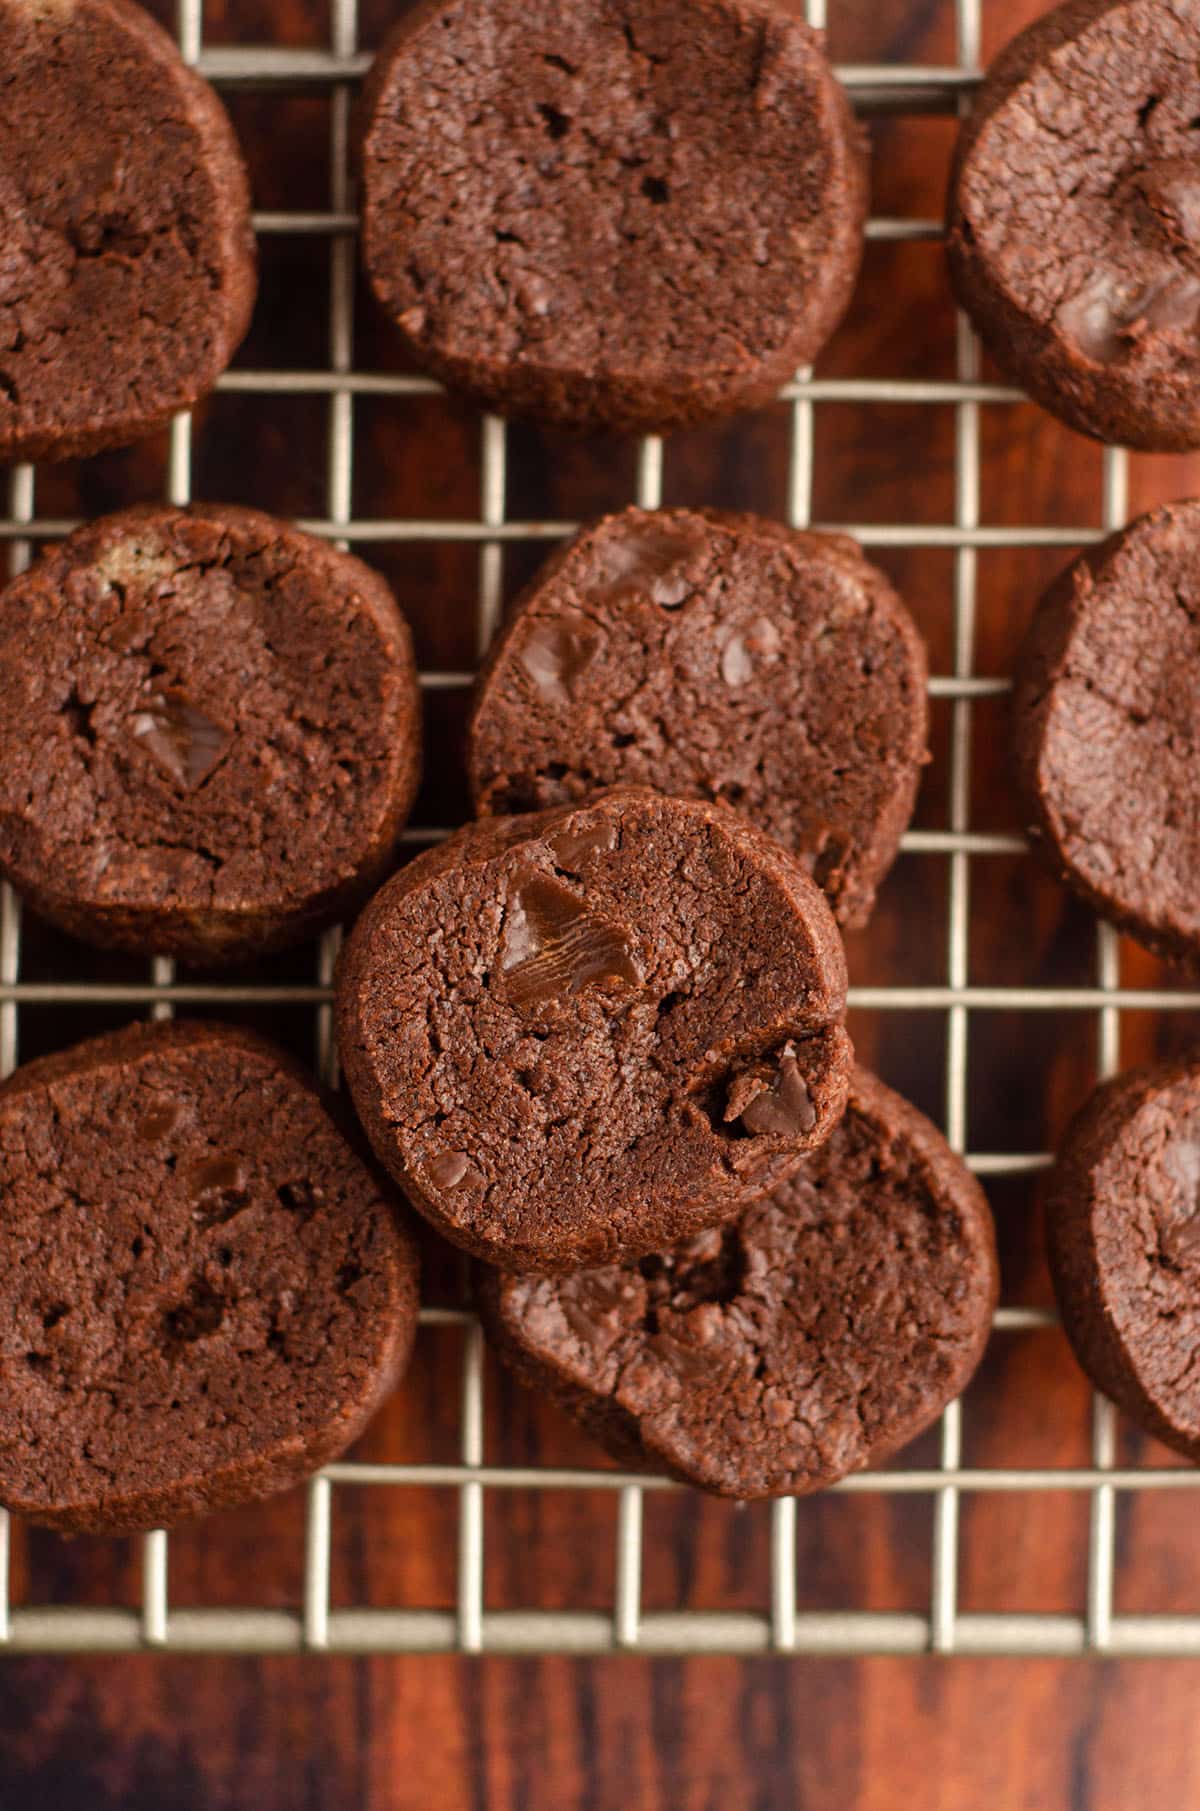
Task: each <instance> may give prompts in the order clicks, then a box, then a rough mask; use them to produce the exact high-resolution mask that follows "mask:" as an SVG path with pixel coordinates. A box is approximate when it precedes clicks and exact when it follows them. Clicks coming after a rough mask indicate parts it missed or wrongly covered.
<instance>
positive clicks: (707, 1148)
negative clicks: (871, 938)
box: [337, 788, 849, 1272]
mask: <svg viewBox="0 0 1200 1811" xmlns="http://www.w3.org/2000/svg"><path fill="white" fill-rule="evenodd" d="M845 992H846V970H845V960H844V957H843V954H842V948H841V942H840V939H839V937H838V934H837V928H836V926H835V925H834V922H833V919H832V917H831V916H830V913H829V908H828V907H827V905H826V904H825V901H824V899H823V898H822V897H821V894H820V893H819V892H818V891H817V889H816V888H815V887H814V886H813V884H812V882H811V881H810V880H809V878H808V876H807V875H806V874H805V873H804V871H803V870H802V869H801V868H800V866H799V864H798V863H796V862H794V861H793V860H792V859H791V857H790V856H788V855H787V854H786V853H785V852H784V851H783V850H782V849H780V848H778V847H777V846H776V845H775V844H773V843H772V842H771V841H770V840H769V838H767V837H766V836H764V835H763V834H762V832H761V831H759V830H756V829H755V828H754V827H753V826H752V825H750V824H747V823H745V822H743V821H742V820H741V819H740V818H738V817H736V816H735V815H734V813H733V812H731V811H725V810H723V809H720V808H718V807H715V806H711V805H701V804H688V803H684V802H683V801H681V800H678V799H666V798H661V797H659V796H657V795H656V794H654V793H650V792H643V791H638V790H635V789H634V788H618V789H615V790H614V791H612V792H609V793H606V794H603V795H601V796H600V797H599V798H597V799H596V800H594V801H593V802H592V803H591V804H590V805H585V806H581V807H578V808H576V809H570V808H568V809H566V810H561V811H548V812H544V813H540V814H536V815H533V816H530V817H522V818H500V819H495V820H493V821H491V822H489V823H485V824H479V825H472V826H470V827H469V828H468V829H466V830H463V831H460V832H459V834H458V835H457V836H455V837H453V838H451V840H450V841H449V842H448V843H446V844H444V845H443V846H442V847H441V848H439V849H436V850H433V851H431V852H430V853H429V854H427V855H424V856H422V857H420V858H419V859H418V860H417V861H415V862H413V863H411V865H410V866H408V867H407V868H403V869H402V870H401V871H400V873H399V874H397V875H396V876H395V878H394V879H393V880H391V881H390V882H389V883H388V885H387V886H386V887H384V888H383V890H382V892H380V893H378V894H377V895H376V897H375V898H374V899H373V900H372V901H371V904H370V905H369V906H368V907H367V909H366V911H365V912H364V913H363V915H362V917H361V918H360V919H359V921H358V924H357V925H356V926H355V929H354V932H353V934H352V936H351V937H350V939H349V942H348V943H347V945H346V948H345V951H344V953H343V956H342V962H341V967H340V971H339V975H338V983H337V1016H338V1036H339V1040H340V1047H341V1054H342V1061H343V1064H344V1066H345V1071H346V1079H347V1081H348V1082H349V1085H350V1090H351V1093H352V1094H353V1097H354V1103H355V1105H356V1107H357V1108H358V1112H359V1116H360V1118H361V1119H362V1121H363V1124H364V1125H365V1127H366V1129H367V1133H368V1135H369V1136H370V1139H371V1142H372V1143H373V1145H374V1146H375V1150H376V1153H377V1155H378V1156H379V1157H380V1158H381V1159H382V1161H383V1162H384V1163H385V1164H386V1165H387V1167H388V1168H389V1169H390V1170H391V1171H392V1173H393V1174H394V1175H395V1176H396V1177H398V1179H399V1180H400V1181H401V1182H402V1183H403V1185H404V1187H405V1189H406V1190H407V1192H408V1194H409V1197H410V1199H411V1200H412V1202H413V1204H414V1205H415V1206H416V1207H417V1208H419V1209H420V1211H421V1212H422V1213H423V1214H424V1215H425V1216H426V1217H427V1218H428V1219H430V1220H431V1221H432V1222H433V1224H434V1225H435V1226H436V1227H438V1229H439V1230H440V1231H441V1232H443V1233H444V1234H445V1235H446V1237H447V1238H449V1239H452V1240H453V1241H454V1242H455V1243H456V1244H458V1245H461V1246H463V1247H464V1248H465V1249H466V1250H468V1251H471V1252H474V1253H475V1254H476V1255H477V1256H479V1257H483V1258H487V1259H488V1260H489V1261H491V1262H492V1263H496V1264H499V1265H501V1267H503V1268H506V1269H523V1270H539V1271H546V1272H550V1271H561V1270H570V1269H574V1268H576V1267H578V1266H579V1265H580V1264H587V1263H596V1262H600V1261H602V1260H605V1259H608V1258H612V1257H614V1256H616V1255H618V1254H619V1253H632V1254H634V1255H635V1256H636V1255H638V1254H640V1253H642V1252H645V1251H653V1250H656V1249H658V1248H659V1247H660V1246H662V1245H663V1244H667V1243H673V1242H674V1241H676V1240H677V1239H681V1238H686V1237H688V1235H689V1234H691V1233H694V1232H697V1231H699V1230H700V1229H701V1228H703V1227H706V1226H712V1225H715V1224H717V1223H718V1222H719V1221H721V1220H727V1219H729V1218H730V1217H731V1216H732V1215H733V1214H736V1213H737V1212H738V1210H739V1209H740V1208H741V1207H742V1206H743V1205H744V1203H745V1202H746V1201H749V1200H753V1199H754V1198H756V1197H757V1196H758V1195H761V1194H762V1193H763V1192H764V1190H765V1189H766V1188H767V1187H769V1185H770V1183H771V1181H772V1180H773V1179H774V1178H776V1177H781V1176H785V1175H790V1173H791V1172H792V1170H794V1169H795V1168H796V1166H797V1165H798V1164H799V1162H800V1160H801V1157H802V1155H803V1153H804V1152H805V1151H807V1150H809V1149H811V1148H812V1147H813V1146H814V1145H817V1144H819V1143H820V1142H821V1140H822V1139H823V1138H825V1137H827V1136H828V1134H829V1131H830V1129H831V1128H832V1126H833V1125H834V1124H835V1123H836V1120H837V1118H838V1115H839V1114H840V1112H841V1110H842V1105H843V1103H844V1101H845V1093H846V1076H847V1066H848V1058H849V1044H848V1041H847V1038H846V1034H845V1032H844V1030H843V1029H842V1018H843V1014H844V1009H845Z"/></svg>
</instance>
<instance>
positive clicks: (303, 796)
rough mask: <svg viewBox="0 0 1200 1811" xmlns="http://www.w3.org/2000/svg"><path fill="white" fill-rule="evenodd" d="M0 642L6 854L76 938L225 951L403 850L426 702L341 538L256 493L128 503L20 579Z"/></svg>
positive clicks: (405, 650) (406, 654) (303, 914)
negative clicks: (334, 542) (254, 497)
mask: <svg viewBox="0 0 1200 1811" xmlns="http://www.w3.org/2000/svg"><path fill="white" fill-rule="evenodd" d="M0 645H2V646H3V647H4V648H5V650H6V654H5V659H4V661H3V663H2V664H0V868H2V869H3V871H4V873H5V874H6V875H7V877H8V878H9V879H10V880H11V881H12V883H13V885H14V886H15V887H17V888H18V890H19V891H20V892H21V893H23V894H24V895H25V897H26V898H27V899H28V900H29V902H30V904H31V905H33V906H34V907H35V908H36V909H37V910H38V911H39V912H42V913H44V914H45V916H46V917H47V918H50V919H52V920H53V921H54V922H55V923H56V924H59V925H61V926H63V927H64V929H66V930H68V931H70V932H72V933H73V934H74V935H76V936H79V937H84V938H87V939H89V940H91V941H93V942H96V943H100V944H110V945H115V946H117V947H120V948H124V949H131V950H135V951H146V950H155V951H160V952H164V953H166V954H169V955H175V956H182V957H184V958H186V959H188V960H190V961H195V962H205V963H212V962H223V961H229V960H231V959H233V958H235V957H239V956H243V955H245V954H247V953H249V952H251V951H255V950H260V949H263V948H266V947H268V946H273V945H276V944H280V943H286V942H292V941H296V940H298V939H300V938H302V937H304V936H307V935H309V934H310V933H311V932H313V931H315V930H316V929H318V928H319V927H320V926H322V925H324V924H326V923H329V922H330V921H331V920H332V919H334V918H336V917H337V916H338V915H339V914H340V913H341V912H342V911H343V910H344V909H345V908H346V907H347V906H349V905H351V904H354V903H356V902H357V900H358V899H359V898H360V897H361V896H362V895H363V894H364V893H366V892H368V891H369V890H370V888H371V887H372V886H373V885H374V884H375V883H376V882H377V881H378V880H379V878H380V877H381V875H382V874H383V873H384V872H385V870H386V869H387V867H388V866H389V865H390V862H391V859H392V856H393V853H394V850H395V845H396V842H397V839H398V837H399V833H400V829H401V827H402V825H403V823H404V820H405V818H406V816H407V814H408V810H409V807H410V805H411V803H412V798H413V794H414V792H415V790H416V784H417V773H418V767H419V760H420V699H419V696H418V693H417V682H416V675H415V671H414V667H413V658H412V648H411V643H410V638H409V633H408V629H407V626H406V625H405V623H404V621H403V618H402V617H401V615H400V613H399V611H398V609H397V607H396V604H395V601H394V599H393V597H392V594H391V592H390V591H389V590H388V588H387V586H386V585H385V584H384V582H383V580H382V579H381V578H380V577H379V576H378V575H377V574H376V573H373V572H372V571H371V570H370V569H369V567H366V566H364V565H362V564H361V562H360V561H358V560H356V559H352V558H351V557H350V556H349V555H348V554H344V553H339V552H337V551H336V550H335V549H333V548H332V547H328V546H326V545H325V544H324V543H323V542H320V541H316V540H314V539H313V538H312V537H311V536H309V535H306V534H301V533H300V531H299V530H298V529H296V528H293V527H292V526H291V525H290V524H289V523H285V522H277V521H275V520H273V519H272V518H271V517H269V516H264V515H260V514H259V513H258V512H257V511H253V510H247V509H235V508H232V507H226V506H216V505H212V506H210V505H204V506H195V507H193V508H192V509H189V510H177V509H166V508H161V509H160V508H140V509H132V510H126V511H124V512H123V513H122V514H120V515H115V516H108V517H106V518H105V519H104V520H103V521H100V522H94V523H92V524H91V525H90V526H88V527H85V528H81V529H79V530H78V531H77V532H76V533H75V534H73V535H71V536H70V538H69V539H68V540H67V541H65V542H64V543H63V544H62V545H61V546H59V547H56V548H53V549H51V551H49V552H48V553H47V554H46V555H45V556H44V557H43V558H42V559H41V560H39V561H38V563H37V564H36V565H34V566H33V567H31V569H30V570H29V571H28V572H27V573H25V574H24V575H23V576H22V577H21V578H18V579H16V580H14V581H13V583H12V584H11V585H9V587H8V589H7V590H6V591H5V592H4V593H3V595H2V596H0Z"/></svg>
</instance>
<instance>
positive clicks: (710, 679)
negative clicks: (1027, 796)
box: [468, 509, 928, 927]
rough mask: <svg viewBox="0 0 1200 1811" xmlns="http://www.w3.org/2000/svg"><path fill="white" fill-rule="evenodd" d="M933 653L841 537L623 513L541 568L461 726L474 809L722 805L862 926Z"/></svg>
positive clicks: (885, 863)
mask: <svg viewBox="0 0 1200 1811" xmlns="http://www.w3.org/2000/svg"><path fill="white" fill-rule="evenodd" d="M926 678H927V669H926V660H925V649H924V646H923V644H922V641H921V638H920V636H919V634H918V633H917V629H916V626H915V624H914V623H913V621H912V618H911V617H910V616H909V614H908V611H907V610H906V609H905V607H904V605H903V604H902V603H901V601H900V599H899V598H898V597H897V596H896V593H895V592H894V591H893V589H892V587H891V585H890V584H889V583H888V581H887V579H886V578H885V577H884V575H883V573H882V572H880V571H879V569H878V568H877V567H875V566H872V565H871V564H870V563H869V562H868V561H867V560H866V559H864V558H863V556H862V553H861V552H860V550H859V548H858V547H857V545H856V544H855V543H854V542H853V541H850V540H848V539H846V537H844V536H841V535H820V534H801V533H797V532H795V531H793V530H790V529H787V528H784V527H783V526H782V525H781V524H779V523H776V522H769V521H765V520H763V519H762V518H761V517H757V516H748V515H726V514H718V513H717V512H716V511H711V510H704V511H697V510H689V509H667V510H659V511H656V512H654V513H648V512H646V511H645V510H640V509H628V510H625V511H623V512H622V514H620V515H617V516H609V517H606V518H605V520H604V521H602V522H598V523H596V524H595V525H594V526H593V527H591V528H587V529H585V530H584V531H583V533H582V534H580V535H578V536H577V537H576V539H575V540H574V541H572V542H571V543H570V545H569V546H568V547H567V548H565V549H564V550H563V551H562V552H561V553H558V554H556V555H555V556H554V558H553V559H551V560H550V561H549V563H548V564H547V565H546V566H545V567H544V569H543V570H542V572H541V573H540V574H539V575H538V576H537V577H536V578H535V579H534V581H533V583H532V585H531V586H530V587H529V589H528V590H527V591H526V593H525V595H524V597H523V598H522V599H521V601H520V602H519V604H518V606H517V609H516V612H515V614H514V615H513V617H512V618H511V620H510V621H509V623H508V624H507V626H506V627H505V629H504V630H503V631H502V633H501V634H500V636H499V638H498V640H497V642H496V645H495V646H494V648H493V649H492V652H491V655H490V658H489V660H488V664H487V667H486V669H485V671H484V674H483V676H482V678H481V680H480V683H479V689H478V693H477V696H476V701H475V708H474V712H473V715H472V718H471V728H470V741H469V754H468V766H469V771H470V778H471V786H472V790H473V792H474V796H475V804H476V809H477V810H478V811H480V812H482V813H491V812H507V811H527V810H530V809H538V808H543V807H546V806H551V805H558V804H564V803H567V802H570V801H573V800H576V799H581V798H585V797H586V796H587V795H588V794H589V793H590V792H594V791H596V790H597V789H598V788H600V787H603V786H608V785H612V784H615V783H618V782H628V783H630V784H634V785H648V786H654V787H657V788H658V789H659V790H660V791H662V792H669V793H673V794H675V795H676V796H678V797H681V798H703V799H713V800H719V801H723V802H725V803H727V804H731V805H735V806H736V807H737V809H738V810H739V811H742V812H744V813H745V814H746V816H747V817H749V818H751V819H752V820H753V821H754V822H755V823H756V824H758V825H760V826H761V828H762V829H764V830H766V831H768V832H769V833H770V834H771V835H772V836H773V837H775V838H776V840H777V841H779V842H781V843H783V844H784V845H785V847H787V848H788V849H790V850H792V852H793V853H794V854H795V855H797V856H798V857H799V858H800V860H801V861H802V862H803V863H804V866H805V867H806V868H807V869H808V871H809V873H810V874H812V875H813V878H814V879H815V880H816V881H817V884H818V885H819V886H820V887H822V888H823V889H824V891H825V893H826V895H827V897H828V899H829V902H830V904H831V905H832V907H833V910H834V914H835V916H836V917H837V918H838V920H839V922H840V923H842V924H844V925H848V926H854V927H857V926H860V925H862V924H864V923H865V922H866V920H867V918H868V917H869V915H870V911H871V907H872V905H873V904H874V900H875V890H876V888H877V886H878V885H879V883H880V881H881V880H882V878H883V876H884V874H885V873H886V872H887V870H888V868H889V867H890V866H891V864H892V861H893V860H894V859H895V855H896V850H897V848H898V847H899V843H900V837H901V835H902V833H903V831H904V829H905V827H906V826H907V824H908V821H909V818H910V817H911V815H912V809H913V803H914V800H915V797H916V791H917V783H918V780H919V778H920V772H921V765H922V763H923V762H924V760H925V758H926V754H925V746H926V734H927V718H928V712H927V706H926Z"/></svg>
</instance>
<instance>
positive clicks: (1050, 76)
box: [947, 0, 1200, 451]
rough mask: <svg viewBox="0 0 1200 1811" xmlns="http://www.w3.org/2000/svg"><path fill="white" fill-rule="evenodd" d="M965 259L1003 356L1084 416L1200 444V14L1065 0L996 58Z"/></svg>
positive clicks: (973, 162)
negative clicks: (1066, 1) (1062, 4)
mask: <svg viewBox="0 0 1200 1811" xmlns="http://www.w3.org/2000/svg"><path fill="white" fill-rule="evenodd" d="M947 250H948V254H949V259H950V270H951V275H952V277H953V279H954V284H955V287H956V289H957V291H958V295H959V299H960V301H961V302H962V305H963V306H964V308H966V309H967V310H968V311H969V313H970V314H971V315H972V317H973V319H974V321H975V325H976V326H977V328H978V329H979V332H980V334H981V335H982V337H983V339H984V341H985V343H986V344H987V346H988V349H989V351H990V352H991V353H992V355H993V356H994V358H995V359H996V362H997V364H998V365H999V366H1000V367H1001V369H1002V370H1003V371H1005V372H1006V373H1008V374H1009V375H1010V376H1012V377H1013V378H1015V379H1016V380H1017V381H1018V382H1020V383H1021V384H1023V385H1024V386H1025V387H1026V388H1027V389H1028V390H1030V391H1031V392H1032V394H1033V395H1034V397H1035V398H1036V399H1037V401H1038V402H1040V403H1041V404H1042V406H1043V407H1044V408H1046V409H1049V410H1050V411H1051V412H1052V413H1053V414H1056V415H1059V416H1061V417H1062V419H1063V420H1064V421H1067V422H1069V423H1070V425H1071V426H1072V427H1074V428H1078V429H1079V430H1080V431H1081V432H1082V433H1085V434H1091V435H1094V436H1095V437H1096V438H1098V439H1101V440H1109V441H1116V442H1118V443H1120V444H1121V445H1124V446H1133V447H1141V448H1145V449H1147V450H1149V451H1171V450H1177V451H1182V450H1185V449H1187V448H1189V447H1194V446H1197V445H1200V15H1198V14H1197V11H1196V8H1195V6H1194V5H1192V4H1191V3H1190V0H1068V3H1067V4H1066V5H1064V6H1060V7H1058V8H1057V9H1055V10H1054V11H1051V12H1049V13H1047V14H1046V15H1045V16H1044V17H1043V18H1041V19H1038V20H1036V21H1035V22H1034V23H1033V24H1032V25H1030V26H1029V27H1028V28H1027V29H1026V30H1025V31H1023V32H1021V33H1020V34H1019V35H1018V36H1017V37H1016V38H1015V39H1014V40H1013V41H1012V43H1011V44H1010V45H1009V46H1008V47H1007V48H1006V49H1005V50H1004V51H1003V52H1002V53H1001V54H1000V56H999V57H998V58H997V59H996V61H995V62H994V63H993V64H992V66H991V69H990V70H989V72H988V75H987V78H986V80H985V82H984V83H983V86H982V88H981V89H980V92H979V95H978V97H977V99H976V102H975V106H974V109H973V111H972V112H971V114H970V116H969V118H968V120H967V122H966V125H965V126H964V128H963V132H962V135H961V138H960V141H959V146H958V151H957V154H956V159H955V168H954V174H953V176H952V179H951V188H950V203H949V219H948V223H947Z"/></svg>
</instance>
